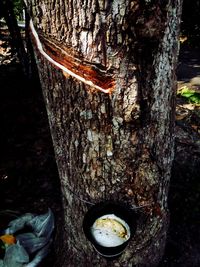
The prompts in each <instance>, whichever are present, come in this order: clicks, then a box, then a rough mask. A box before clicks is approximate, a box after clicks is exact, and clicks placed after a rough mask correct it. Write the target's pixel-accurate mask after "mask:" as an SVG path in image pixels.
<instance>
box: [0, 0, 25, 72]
mask: <svg viewBox="0 0 200 267" xmlns="http://www.w3.org/2000/svg"><path fill="white" fill-rule="evenodd" d="M1 8H2V14H3V16H4V18H5V21H6V24H7V26H8V29H9V32H10V35H11V38H12V39H11V47H12V49H13V50H15V49H16V52H17V55H18V58H19V61H20V63H21V66H22V70H23V72H24V74H25V75H26V76H28V58H27V54H26V50H25V48H24V44H23V40H22V36H21V33H20V29H19V27H18V24H17V19H16V17H15V14H14V10H13V3H12V1H11V0H4V1H3V0H2V3H1Z"/></svg>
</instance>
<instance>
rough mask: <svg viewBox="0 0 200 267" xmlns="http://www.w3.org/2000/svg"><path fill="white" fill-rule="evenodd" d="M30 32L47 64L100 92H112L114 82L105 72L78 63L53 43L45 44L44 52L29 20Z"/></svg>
mask: <svg viewBox="0 0 200 267" xmlns="http://www.w3.org/2000/svg"><path fill="white" fill-rule="evenodd" d="M30 30H31V33H32V35H33V37H34V40H35V44H36V46H37V49H38V50H39V52H40V53H41V54H42V55H43V56H44V57H45V58H46V59H47V60H48V61H49V62H51V63H52V64H53V65H55V66H56V67H58V68H59V69H61V70H62V71H63V74H64V75H65V76H66V75H70V76H72V77H73V78H75V79H77V80H79V81H81V82H83V83H84V84H87V85H89V86H91V87H93V88H95V89H97V90H99V91H101V92H104V93H107V94H108V93H111V92H112V90H113V89H114V85H115V83H114V80H113V79H112V78H111V77H110V76H105V72H104V73H103V74H101V73H100V70H98V69H94V67H93V66H90V65H89V64H85V63H84V62H82V61H78V60H77V59H76V58H73V56H72V55H71V56H69V54H68V55H66V52H65V51H63V50H62V49H61V48H59V47H58V46H56V45H55V44H54V43H53V42H51V43H50V42H46V44H45V48H46V51H47V52H45V51H44V49H43V46H42V43H41V41H40V38H39V36H38V33H37V32H36V30H35V27H34V25H33V21H32V19H31V20H30ZM63 56H64V57H63Z"/></svg>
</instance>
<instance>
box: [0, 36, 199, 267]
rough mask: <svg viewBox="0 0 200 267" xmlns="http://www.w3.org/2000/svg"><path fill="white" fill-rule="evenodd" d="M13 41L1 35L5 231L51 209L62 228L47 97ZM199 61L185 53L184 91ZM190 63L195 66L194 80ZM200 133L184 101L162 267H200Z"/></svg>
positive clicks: (193, 110)
mask: <svg viewBox="0 0 200 267" xmlns="http://www.w3.org/2000/svg"><path fill="white" fill-rule="evenodd" d="M8 39H9V36H8V35H7V34H5V33H4V34H1V35H0V63H1V64H0V88H1V90H0V148H1V149H0V231H1V229H4V228H5V227H6V225H7V223H8V221H9V220H11V219H13V218H15V216H18V215H19V214H23V213H26V212H33V213H43V212H46V211H47V208H48V207H50V208H51V209H52V211H53V212H54V214H55V220H56V225H57V226H58V225H61V223H60V222H61V218H62V208H61V199H60V185H59V178H58V172H57V168H56V162H55V158H54V151H53V146H52V140H51V136H50V131H49V126H48V120H47V114H46V110H45V106H44V101H43V96H42V91H41V88H40V85H39V82H38V80H37V79H32V80H28V79H27V78H25V76H24V75H23V73H22V69H21V66H20V64H19V62H18V60H17V58H16V56H15V54H13V53H11V49H10V47H9V46H8ZM184 49H186V48H184ZM186 55H187V56H186ZM193 57H194V61H191V59H192V58H193ZM199 60H200V53H199V51H198V50H195V53H193V51H192V50H191V49H189V48H187V49H186V50H185V52H184V51H183V50H181V57H180V60H179V63H180V64H179V69H178V77H179V86H184V84H185V83H187V85H188V84H189V85H192V86H195V88H197V89H198V85H197V84H192V79H193V78H195V77H196V78H199V77H200V76H199V75H200V73H199V69H200V64H199ZM188 62H192V63H191V64H193V65H192V66H193V74H192V71H191V68H190V66H189V65H190V64H189V63H188ZM194 65H195V66H196V67H195V66H194ZM181 68H182V69H181ZM184 68H185V69H184ZM187 68H189V69H188V70H186V69H187ZM187 71H188V74H187ZM188 105H189V106H188ZM199 133H200V110H199V107H198V106H194V105H191V104H188V103H186V102H185V100H184V99H182V98H178V102H177V121H176V150H175V160H174V165H173V171H172V178H171V186H170V192H169V208H170V213H171V223H170V227H169V231H168V240H167V245H166V251H165V255H164V257H163V261H162V263H161V264H160V267H174V266H181V267H199V266H200V201H199V200H200V199H199V196H200V181H199V170H200V139H199ZM56 232H58V231H57V228H56ZM57 246H58V244H57V242H55V243H54V246H53V247H52V253H51V254H49V256H48V257H47V258H46V260H45V261H44V262H43V263H42V264H41V265H40V266H41V267H53V266H54V262H55V253H54V251H55V249H56V247H57Z"/></svg>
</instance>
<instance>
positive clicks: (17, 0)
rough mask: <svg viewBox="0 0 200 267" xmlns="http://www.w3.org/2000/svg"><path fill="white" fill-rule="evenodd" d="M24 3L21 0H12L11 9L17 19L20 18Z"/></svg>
mask: <svg viewBox="0 0 200 267" xmlns="http://www.w3.org/2000/svg"><path fill="white" fill-rule="evenodd" d="M23 8H24V3H23V0H13V10H14V13H15V16H16V18H17V19H18V20H21V19H22V13H23Z"/></svg>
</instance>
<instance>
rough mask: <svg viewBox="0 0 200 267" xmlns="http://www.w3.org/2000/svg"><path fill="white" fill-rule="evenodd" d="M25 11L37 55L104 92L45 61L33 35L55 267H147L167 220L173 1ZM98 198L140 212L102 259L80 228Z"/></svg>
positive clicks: (83, 0) (89, 2)
mask: <svg viewBox="0 0 200 267" xmlns="http://www.w3.org/2000/svg"><path fill="white" fill-rule="evenodd" d="M27 7H28V10H29V13H30V15H31V16H32V18H33V24H34V25H35V28H36V31H37V33H38V34H39V38H40V40H41V43H42V45H43V48H44V51H45V52H46V53H47V54H49V55H50V56H51V57H52V58H53V59H54V60H56V61H57V62H59V63H61V64H63V65H65V66H66V67H67V68H68V69H70V70H71V71H72V72H74V73H76V74H77V75H79V76H81V77H84V79H85V81H90V82H92V84H93V85H94V84H96V85H98V86H100V87H101V88H104V89H105V90H107V91H106V93H104V92H101V91H100V90H98V89H96V88H95V87H94V86H90V85H88V83H86V82H81V81H80V80H78V79H76V78H74V77H72V76H69V75H68V74H67V73H65V72H64V71H61V70H60V69H59V68H57V67H55V66H54V65H53V64H51V63H50V62H48V60H47V59H45V58H44V57H43V55H41V53H40V51H39V50H38V48H37V42H36V41H35V39H34V37H33V44H34V47H35V55H36V59H37V64H38V69H39V75H40V79H41V84H42V88H43V93H44V98H45V101H46V107H47V112H48V116H49V123H50V128H51V133H52V138H53V143H54V149H55V154H56V160H57V165H58V170H59V175H60V180H61V186H62V196H63V206H64V218H65V222H64V233H65V237H66V238H65V240H64V245H63V246H64V247H63V249H61V248H60V250H61V252H62V253H60V256H59V263H58V265H57V266H62V267H65V266H101V267H103V266H148V267H150V266H156V265H157V264H158V263H159V261H160V259H161V257H162V254H163V251H164V246H165V239H166V232H167V227H168V222H169V219H168V218H169V214H168V209H167V193H168V187H169V180H170V172H171V165H172V160H173V153H174V152H173V151H174V100H175V89H176V78H175V68H176V62H177V51H178V31H179V21H180V13H181V0H174V1H170V0H165V1H159V0H156V1H151V0H149V1H145V0H143V1H141V0H140V1H139V0H133V1H131V0H113V1H112V0H110V1H107V0H71V1H67V0H51V1H46V0H40V1H39V0H32V1H30V0H29V1H27ZM105 200H114V201H120V202H121V203H124V205H128V206H129V207H140V206H143V207H142V208H139V209H137V213H138V219H137V231H136V234H135V236H134V238H133V239H132V240H131V242H130V243H129V245H128V247H127V249H126V250H125V251H124V252H123V254H122V255H121V257H119V258H118V259H116V260H114V261H110V262H109V261H107V260H106V259H104V258H103V257H101V256H100V255H98V254H97V252H96V251H95V250H94V249H93V248H92V246H91V244H90V243H89V242H88V241H87V240H86V238H85V236H84V233H83V230H82V221H83V217H84V215H85V213H86V212H87V210H88V208H89V207H90V202H91V203H98V202H100V201H105ZM87 202H88V203H87Z"/></svg>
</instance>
